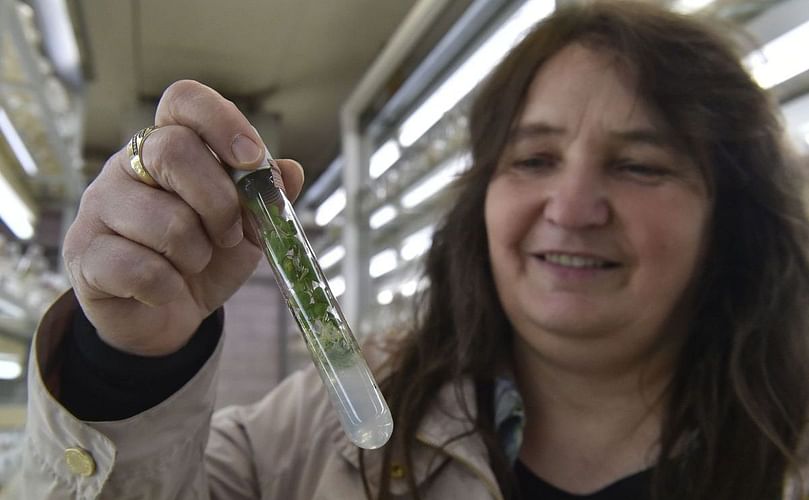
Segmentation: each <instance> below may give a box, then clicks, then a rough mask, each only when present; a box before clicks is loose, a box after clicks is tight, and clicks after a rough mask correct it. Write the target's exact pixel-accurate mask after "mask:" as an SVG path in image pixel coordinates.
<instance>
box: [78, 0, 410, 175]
mask: <svg viewBox="0 0 809 500" xmlns="http://www.w3.org/2000/svg"><path fill="white" fill-rule="evenodd" d="M414 3H415V0H395V1H391V0H388V1H379V0H340V1H322V0H239V1H237V2H222V1H219V0H173V1H170V2H165V1H160V0H131V1H112V2H111V1H108V0H81V1H79V2H78V6H79V9H77V10H78V13H79V15H80V21H81V24H80V27H81V28H82V31H83V33H82V35H83V38H84V40H83V42H84V43H85V44H86V45H85V54H87V55H88V56H89V59H88V61H87V62H88V65H87V70H88V73H89V79H88V82H87V86H86V93H85V96H86V121H85V123H86V125H85V127H86V128H85V134H84V135H85V142H84V153H85V157H86V158H87V162H88V166H87V167H88V173H89V174H92V173H93V171H94V170H96V169H97V168H98V167H99V163H100V162H102V161H103V159H104V158H106V157H108V156H109V155H110V154H111V153H113V152H114V151H116V150H117V149H118V148H120V146H121V144H123V142H124V141H125V140H126V138H127V137H128V136H129V135H130V134H131V133H132V131H133V130H137V129H139V128H141V127H143V126H145V125H147V124H149V123H151V122H152V114H153V112H154V105H155V103H156V101H157V100H158V99H159V97H160V95H161V93H162V91H163V90H164V89H165V88H166V87H167V86H168V85H169V84H170V83H171V82H173V81H175V80H179V79H183V78H192V79H196V80H199V81H201V82H203V83H205V84H207V85H210V86H211V87H213V88H215V89H217V90H218V91H219V92H221V93H222V94H223V95H224V96H225V97H227V98H229V99H231V100H233V101H234V102H236V104H237V105H238V106H239V107H240V109H242V111H243V112H245V113H246V114H248V116H249V117H250V118H251V120H253V121H254V123H255V124H256V126H257V128H258V129H259V131H260V132H262V134H263V135H264V136H265V138H266V141H267V143H268V144H270V145H275V148H276V151H274V154H275V155H276V156H280V157H294V158H296V159H297V160H298V161H300V162H301V163H302V164H303V165H304V166H305V167H306V169H307V173H308V174H309V175H308V176H309V178H310V179H313V178H314V177H316V176H317V174H318V173H319V172H320V171H321V170H322V169H323V168H324V167H325V166H326V165H328V164H329V163H330V162H331V160H333V159H334V157H335V156H336V155H337V154H338V151H339V133H338V111H339V106H340V104H341V103H342V102H343V101H344V100H345V99H346V98H347V96H348V95H349V94H350V92H351V91H352V89H353V88H354V86H355V85H356V84H357V82H358V81H359V79H360V78H361V77H362V75H363V74H364V72H365V71H366V69H367V68H368V66H369V65H370V64H371V62H372V61H373V60H374V58H375V57H376V55H377V54H378V53H379V52H380V50H381V49H382V48H383V47H384V45H385V42H386V41H387V40H388V39H389V38H390V36H391V35H392V33H393V32H394V31H395V30H396V28H397V26H398V25H399V24H400V23H401V22H402V20H403V19H404V18H405V16H406V15H407V13H408V11H409V10H410V9H411V7H412V6H413V4H414ZM74 17H75V15H74ZM268 136H271V137H268Z"/></svg>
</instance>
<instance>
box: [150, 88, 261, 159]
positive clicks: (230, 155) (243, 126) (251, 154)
mask: <svg viewBox="0 0 809 500" xmlns="http://www.w3.org/2000/svg"><path fill="white" fill-rule="evenodd" d="M155 125H157V126H158V127H160V126H164V125H183V126H185V127H188V128H190V129H192V130H194V131H195V132H196V133H197V134H198V135H199V136H200V137H202V140H203V141H205V143H206V144H207V145H208V146H209V147H210V148H211V149H212V150H213V152H214V153H216V155H217V156H218V157H219V159H220V160H222V161H223V162H224V163H226V164H227V165H230V166H231V167H234V168H242V169H246V170H250V169H251V167H253V168H254V167H256V166H258V165H259V163H260V162H261V161H262V160H263V159H264V149H265V146H264V142H263V141H262V140H261V138H260V137H259V136H258V133H256V131H255V130H254V129H253V127H252V126H251V125H250V122H249V121H248V120H247V118H245V116H244V115H243V114H242V113H241V111H239V109H238V108H237V107H236V105H235V104H233V103H232V102H231V101H229V100H227V99H225V98H224V97H222V95H221V94H219V93H218V92H216V91H215V90H213V89H212V88H210V87H207V86H205V85H203V84H201V83H199V82H195V81H193V80H180V81H178V82H175V83H173V84H171V85H170V86H169V87H168V88H167V89H166V91H165V92H164V93H163V96H162V97H161V99H160V103H159V104H158V105H157V113H156V114H155Z"/></svg>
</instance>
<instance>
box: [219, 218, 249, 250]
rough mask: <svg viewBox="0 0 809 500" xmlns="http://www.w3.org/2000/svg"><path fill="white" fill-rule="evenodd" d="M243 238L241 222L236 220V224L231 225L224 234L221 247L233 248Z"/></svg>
mask: <svg viewBox="0 0 809 500" xmlns="http://www.w3.org/2000/svg"><path fill="white" fill-rule="evenodd" d="M243 237H244V234H243V232H242V221H241V220H238V221H236V224H233V226H231V228H230V229H228V230H227V231H226V232H225V235H224V236H223V237H222V246H223V247H225V248H231V247H235V246H236V245H238V244H239V242H240V241H242V238H243Z"/></svg>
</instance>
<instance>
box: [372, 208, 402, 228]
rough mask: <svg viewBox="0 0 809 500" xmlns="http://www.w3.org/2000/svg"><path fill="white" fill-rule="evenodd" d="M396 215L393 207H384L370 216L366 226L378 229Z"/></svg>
mask: <svg viewBox="0 0 809 500" xmlns="http://www.w3.org/2000/svg"><path fill="white" fill-rule="evenodd" d="M396 215H398V212H397V211H396V208H395V207H394V206H393V205H385V206H383V207H381V208H379V209H377V210H376V211H375V212H374V213H372V214H371V217H370V218H369V219H368V225H369V226H371V229H379V228H380V227H382V226H384V225H385V224H387V223H388V222H390V221H392V220H393V219H395V218H396Z"/></svg>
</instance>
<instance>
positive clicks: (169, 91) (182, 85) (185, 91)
mask: <svg viewBox="0 0 809 500" xmlns="http://www.w3.org/2000/svg"><path fill="white" fill-rule="evenodd" d="M203 88H205V86H204V85H202V84H201V83H199V82H198V81H196V80H190V79H183V80H177V81H176V82H174V83H172V84H171V85H169V86H168V87H166V90H165V91H163V96H162V97H161V99H160V100H161V101H165V102H166V103H167V104H171V103H173V102H175V101H176V100H177V99H183V98H185V97H187V96H191V95H194V94H197V93H199V92H200V90H202V89H203Z"/></svg>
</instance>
